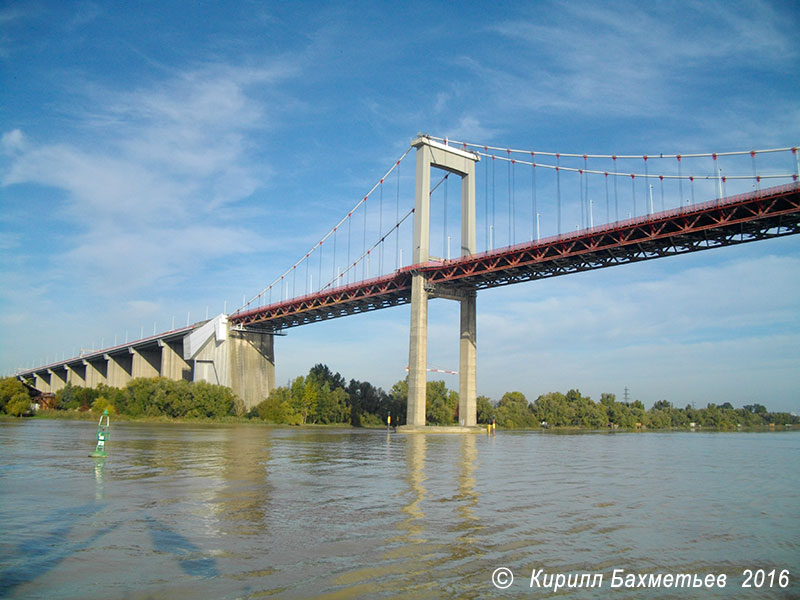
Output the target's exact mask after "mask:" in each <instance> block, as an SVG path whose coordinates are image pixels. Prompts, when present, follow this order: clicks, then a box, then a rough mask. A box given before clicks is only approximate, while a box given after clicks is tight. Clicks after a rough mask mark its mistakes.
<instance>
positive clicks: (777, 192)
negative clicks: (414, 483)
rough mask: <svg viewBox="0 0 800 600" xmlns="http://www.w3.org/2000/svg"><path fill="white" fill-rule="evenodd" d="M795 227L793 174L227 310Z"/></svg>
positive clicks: (492, 275) (491, 278) (372, 301)
mask: <svg viewBox="0 0 800 600" xmlns="http://www.w3.org/2000/svg"><path fill="white" fill-rule="evenodd" d="M797 233H800V184H799V183H798V182H794V183H791V184H787V185H782V186H777V187H770V188H765V189H762V190H759V191H755V192H751V193H747V194H741V195H737V196H731V197H727V198H722V199H719V200H714V201H711V202H706V203H704V204H695V205H691V206H686V207H683V208H677V209H672V210H667V211H663V212H660V213H654V214H652V215H646V216H642V217H637V218H633V219H628V220H626V221H619V222H616V223H611V224H608V225H603V226H600V227H592V228H589V229H584V230H580V231H576V232H574V233H570V234H564V235H560V236H554V237H549V238H544V239H541V240H538V241H533V242H526V243H523V244H517V245H514V246H509V247H506V248H500V249H497V250H493V251H488V252H482V253H478V254H473V255H470V256H466V257H461V258H456V259H452V260H436V261H429V262H426V263H422V264H417V265H411V266H407V267H403V268H401V269H398V270H397V271H395V272H393V273H390V274H387V275H383V276H381V277H376V278H373V279H367V280H365V281H360V282H357V283H353V284H349V285H343V286H340V287H335V288H332V289H325V290H323V291H320V292H316V293H312V294H307V295H305V296H301V297H298V298H293V299H290V300H286V301H281V302H276V303H272V304H269V305H267V306H263V307H259V308H253V309H250V310H245V311H240V312H237V313H234V314H233V315H231V316H230V317H229V318H230V321H231V322H232V323H234V324H237V325H240V326H242V327H256V328H259V329H264V330H268V331H280V330H283V329H286V328H289V327H295V326H298V325H305V324H308V323H313V322H316V321H324V320H328V319H333V318H336V317H343V316H346V315H352V314H357V313H361V312H366V311H371V310H377V309H382V308H389V307H392V306H398V305H401V304H406V303H408V302H410V297H411V279H412V274H414V273H423V274H424V275H425V277H426V279H427V282H428V290H429V292H430V293H431V294H432V296H434V297H435V296H436V295H437V294H440V295H447V294H448V293H451V294H452V292H453V291H454V290H459V289H462V290H463V289H472V290H479V289H486V288H492V287H498V286H502V285H509V284H513V283H521V282H525V281H532V280H536V279H544V278H546V277H555V276H558V275H567V274H570V273H578V272H581V271H589V270H593V269H602V268H605V267H611V266H615V265H621V264H627V263H633V262H639V261H643V260H651V259H654V258H661V257H665V256H672V255H677V254H684V253H687V252H697V251H700V250H707V249H711V248H718V247H721V246H730V245H734V244H741V243H744V242H751V241H756V240H762V239H769V238H775V237H782V236H786V235H792V234H797Z"/></svg>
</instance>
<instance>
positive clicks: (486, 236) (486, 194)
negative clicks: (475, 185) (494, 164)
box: [483, 161, 489, 250]
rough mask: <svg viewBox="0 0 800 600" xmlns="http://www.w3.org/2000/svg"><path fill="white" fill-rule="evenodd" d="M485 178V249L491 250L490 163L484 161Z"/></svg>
mask: <svg viewBox="0 0 800 600" xmlns="http://www.w3.org/2000/svg"><path fill="white" fill-rule="evenodd" d="M484 163H485V166H486V168H485V169H484V178H483V188H484V192H483V247H484V248H485V249H486V250H489V161H484Z"/></svg>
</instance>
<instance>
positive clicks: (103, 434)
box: [89, 409, 111, 458]
mask: <svg viewBox="0 0 800 600" xmlns="http://www.w3.org/2000/svg"><path fill="white" fill-rule="evenodd" d="M103 419H105V420H106V423H105V425H103ZM110 426H111V421H110V420H109V418H108V409H106V410H104V411H103V414H102V415H100V421H99V422H98V423H97V447H96V448H95V449H94V452H92V453H91V454H90V455H89V456H91V457H92V458H105V457H106V456H108V454H106V440H108V428H109V427H110Z"/></svg>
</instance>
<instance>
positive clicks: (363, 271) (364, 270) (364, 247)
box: [319, 200, 367, 285]
mask: <svg viewBox="0 0 800 600" xmlns="http://www.w3.org/2000/svg"><path fill="white" fill-rule="evenodd" d="M366 253H367V203H366V200H365V201H364V243H363V245H362V247H361V255H362V256H365V255H366ZM366 278H367V261H364V262H363V263H362V264H361V279H366ZM319 283H320V285H322V281H320V282H319Z"/></svg>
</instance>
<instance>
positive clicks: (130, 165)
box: [2, 64, 292, 295]
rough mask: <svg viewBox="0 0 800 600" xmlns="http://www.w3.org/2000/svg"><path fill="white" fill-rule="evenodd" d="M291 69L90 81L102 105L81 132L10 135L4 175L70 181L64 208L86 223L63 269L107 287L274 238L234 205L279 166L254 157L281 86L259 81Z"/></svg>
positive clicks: (170, 273) (172, 273) (20, 180)
mask: <svg viewBox="0 0 800 600" xmlns="http://www.w3.org/2000/svg"><path fill="white" fill-rule="evenodd" d="M291 73H292V68H291V67H290V66H288V65H285V64H279V65H276V66H274V67H271V68H252V69H248V68H242V67H226V66H224V65H213V66H210V67H204V68H199V69H195V70H193V71H188V72H185V73H182V74H179V75H177V76H175V77H174V78H172V79H171V80H168V81H161V82H158V83H157V84H155V85H152V86H150V87H147V88H140V89H136V90H122V91H120V90H100V89H97V88H89V87H88V86H87V91H85V92H84V93H85V94H87V95H89V96H90V98H89V99H88V100H89V101H88V102H86V103H84V104H85V105H88V106H93V107H96V108H95V109H94V110H92V111H85V112H84V113H82V114H80V115H78V119H79V120H78V125H77V127H76V133H77V135H75V137H74V140H71V141H70V142H63V143H48V142H43V143H37V141H36V140H32V139H28V138H27V137H26V136H25V134H24V132H21V131H19V130H14V131H10V132H6V133H5V134H4V135H3V137H2V149H3V151H4V153H5V154H6V156H7V157H8V158H9V159H10V160H9V163H8V167H7V168H6V169H5V172H4V173H3V174H2V184H3V185H4V186H6V187H10V186H14V185H16V184H38V185H41V186H47V187H51V188H56V189H58V190H61V191H63V192H65V195H66V201H65V203H64V204H62V205H61V206H58V207H56V206H53V207H52V208H53V210H54V211H55V212H54V215H56V217H57V218H61V219H65V220H66V221H67V222H69V223H70V224H71V225H72V227H74V229H75V230H76V231H78V232H79V233H78V234H77V235H76V236H75V237H74V238H72V241H71V242H70V245H71V248H69V249H68V250H67V252H66V253H64V254H63V256H62V257H61V258H60V259H57V262H58V263H59V264H58V265H54V267H55V269H54V270H55V271H56V272H57V273H60V274H64V273H69V276H72V277H75V276H77V277H78V281H85V282H86V283H88V284H89V285H91V286H92V287H93V288H94V289H95V291H98V292H102V293H105V294H109V293H110V294H112V295H115V294H119V293H125V294H127V293H131V292H132V291H135V290H137V289H139V288H141V287H143V286H148V285H152V284H153V283H155V282H158V281H161V282H169V281H179V280H181V279H183V278H185V277H190V276H192V274H193V273H194V274H197V273H199V272H201V271H202V269H203V264H204V263H205V262H207V261H212V260H215V259H218V258H221V257H225V256H229V255H231V254H242V253H247V252H251V251H254V250H259V249H263V248H264V244H265V242H264V241H263V240H261V239H260V238H258V237H257V236H255V235H253V234H251V233H250V232H249V231H248V230H247V227H246V226H244V225H241V224H238V223H236V222H235V220H234V219H232V218H229V217H226V216H225V211H224V209H225V208H227V207H230V206H231V205H233V204H236V203H237V202H239V201H241V200H243V199H246V198H248V197H249V196H250V195H251V194H252V193H253V192H254V191H255V190H256V189H258V188H259V187H260V186H263V185H264V184H265V183H266V181H267V178H268V177H269V171H268V166H266V167H265V166H264V165H261V164H259V165H255V164H254V163H253V162H252V161H251V160H250V159H249V151H250V145H251V143H252V136H253V135H254V134H255V133H257V132H267V131H269V129H270V127H271V126H274V123H273V122H272V120H271V116H270V113H269V105H268V100H264V98H265V97H266V98H268V97H269V94H263V93H262V94H261V95H260V96H257V95H256V94H254V93H253V91H254V89H259V90H260V91H262V92H263V88H265V87H266V88H269V86H271V85H275V84H276V83H278V82H280V81H281V80H283V79H285V78H286V77H288V76H290V75H291ZM82 138H85V139H91V140H92V141H91V145H90V144H88V143H87V144H81V143H80V142H79V141H77V140H80V139H82ZM54 275H55V273H54Z"/></svg>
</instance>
